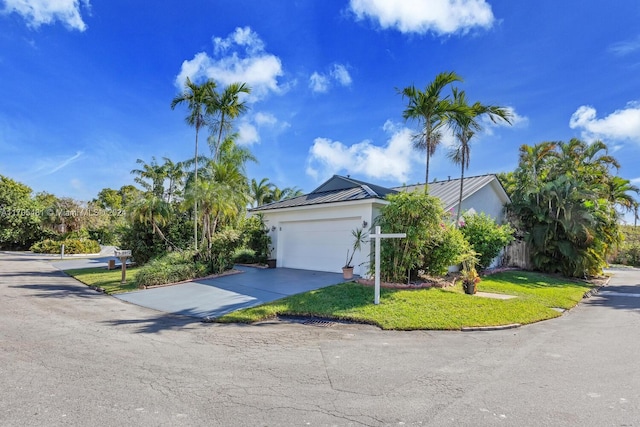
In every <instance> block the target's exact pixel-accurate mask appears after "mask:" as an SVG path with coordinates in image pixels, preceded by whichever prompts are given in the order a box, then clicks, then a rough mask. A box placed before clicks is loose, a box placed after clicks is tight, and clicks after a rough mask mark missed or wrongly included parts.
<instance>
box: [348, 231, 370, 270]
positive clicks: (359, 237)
mask: <svg viewBox="0 0 640 427" xmlns="http://www.w3.org/2000/svg"><path fill="white" fill-rule="evenodd" d="M351 235H352V236H353V244H352V246H351V250H349V249H347V261H346V262H345V264H344V268H353V264H352V262H353V256H354V255H355V254H356V251H360V249H361V248H362V245H364V244H365V243H366V241H367V237H368V236H369V234H368V233H367V232H366V231H364V230H363V229H362V228H356V229H355V230H351ZM349 251H351V256H349Z"/></svg>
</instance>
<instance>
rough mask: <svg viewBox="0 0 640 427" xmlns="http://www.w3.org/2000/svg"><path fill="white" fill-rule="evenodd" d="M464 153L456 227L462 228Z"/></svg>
mask: <svg viewBox="0 0 640 427" xmlns="http://www.w3.org/2000/svg"><path fill="white" fill-rule="evenodd" d="M464 161H465V158H464V152H463V153H462V167H460V196H459V197H458V212H457V213H456V227H458V228H459V227H460V213H461V212H462V190H463V189H464Z"/></svg>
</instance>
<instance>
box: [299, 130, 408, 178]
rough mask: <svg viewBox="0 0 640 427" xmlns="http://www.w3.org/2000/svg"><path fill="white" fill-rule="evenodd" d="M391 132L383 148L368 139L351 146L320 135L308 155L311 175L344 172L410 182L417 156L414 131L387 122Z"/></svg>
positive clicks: (308, 169) (309, 173) (314, 176)
mask: <svg viewBox="0 0 640 427" xmlns="http://www.w3.org/2000/svg"><path fill="white" fill-rule="evenodd" d="M384 130H385V131H387V132H388V133H389V134H390V137H389V140H388V141H387V144H386V145H385V146H383V147H379V146H377V145H373V144H372V143H371V141H368V140H365V141H362V142H359V143H357V144H353V145H351V146H348V145H345V144H343V143H342V142H340V141H332V140H331V139H328V138H316V139H315V140H314V141H313V145H312V146H311V148H310V149H309V156H308V157H307V175H309V176H311V177H313V178H314V179H316V180H321V179H326V178H327V177H329V176H331V175H333V174H336V173H339V172H341V171H344V172H346V173H349V174H358V175H362V176H365V177H367V178H373V179H389V180H395V181H399V182H401V181H407V179H408V177H409V173H410V172H411V162H412V161H413V159H414V158H415V156H414V153H413V148H412V147H413V146H412V142H411V135H412V131H411V130H410V129H408V128H405V127H399V126H396V125H393V124H392V123H391V122H387V123H385V126H384Z"/></svg>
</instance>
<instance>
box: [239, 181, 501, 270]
mask: <svg viewBox="0 0 640 427" xmlns="http://www.w3.org/2000/svg"><path fill="white" fill-rule="evenodd" d="M423 189H424V185H414V186H403V187H397V188H386V187H382V186H379V185H375V184H370V183H367V182H363V181H359V180H356V179H353V178H350V177H348V176H347V177H345V176H339V175H334V176H333V177H331V178H329V179H328V180H327V181H326V182H325V183H323V184H322V185H320V186H319V187H318V188H316V189H315V190H313V191H312V192H310V193H309V194H305V195H303V196H299V197H294V198H291V199H287V200H283V201H280V202H274V203H269V204H266V205H262V206H258V207H257V208H254V209H250V210H249V212H250V214H262V215H263V217H264V221H265V224H266V225H267V227H268V229H269V235H270V236H271V241H272V246H273V251H272V254H271V256H272V257H275V258H276V266H277V267H287V268H297V269H303V270H317V271H330V272H336V273H339V272H341V271H342V267H343V266H344V264H345V261H346V257H347V250H348V249H350V248H351V247H352V245H353V236H352V234H351V231H352V230H354V229H356V228H361V227H362V228H364V229H367V230H368V229H369V227H371V225H372V224H373V222H374V220H375V218H376V217H377V216H378V215H379V213H380V208H382V207H383V206H385V205H386V204H388V203H389V202H387V201H386V199H385V198H386V196H387V195H389V194H394V193H397V192H398V191H417V190H419V191H422V190H423ZM459 190H460V180H459V179H451V180H447V181H436V182H433V183H430V184H429V194H431V195H433V196H436V197H438V198H440V199H441V200H442V201H443V205H444V206H445V209H447V210H449V209H453V212H455V210H456V209H457V208H458V197H459ZM508 201H509V197H508V196H507V193H506V192H505V191H504V188H502V185H501V184H500V182H499V181H498V179H497V178H496V176H495V175H483V176H478V177H469V178H465V179H464V193H463V201H462V209H463V211H465V210H469V209H473V210H475V211H476V212H484V213H486V214H488V215H490V216H492V217H494V218H495V219H496V220H498V221H500V222H501V221H502V219H503V207H504V205H505V203H507V202H508ZM382 231H383V232H384V230H382ZM369 254H370V248H369V246H368V245H367V246H366V247H363V248H362V250H361V251H360V252H359V253H356V254H355V256H354V258H353V265H354V267H355V268H354V273H355V274H359V275H364V274H365V273H366V272H367V271H368V268H369V266H368V262H369Z"/></svg>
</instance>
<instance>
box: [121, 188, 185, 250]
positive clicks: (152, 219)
mask: <svg viewBox="0 0 640 427" xmlns="http://www.w3.org/2000/svg"><path fill="white" fill-rule="evenodd" d="M129 213H130V215H131V217H132V219H133V220H134V221H138V222H141V223H143V224H150V225H151V229H152V230H153V233H154V234H157V235H158V236H159V237H160V238H161V239H162V240H164V241H165V242H167V243H169V244H170V245H171V246H174V245H173V244H172V243H171V242H169V240H167V238H166V237H165V235H164V233H163V232H162V230H161V229H160V227H161V226H163V225H166V224H167V222H168V219H169V217H170V214H171V209H170V206H169V204H168V203H167V202H165V201H164V200H163V199H162V197H158V196H157V195H155V194H154V193H152V192H147V193H146V194H145V196H144V197H141V198H139V199H138V200H136V202H135V203H133V204H132V205H131V208H130V211H129ZM174 247H175V246H174Z"/></svg>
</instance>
